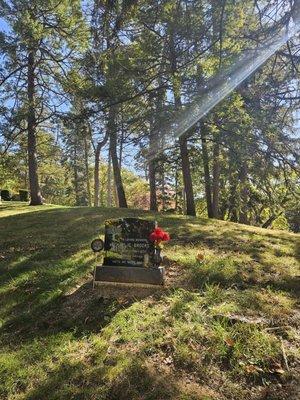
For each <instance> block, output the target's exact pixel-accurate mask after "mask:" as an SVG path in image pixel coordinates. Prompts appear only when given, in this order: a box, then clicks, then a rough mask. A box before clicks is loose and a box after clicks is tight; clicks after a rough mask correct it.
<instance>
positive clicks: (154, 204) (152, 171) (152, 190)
mask: <svg viewBox="0 0 300 400" xmlns="http://www.w3.org/2000/svg"><path fill="white" fill-rule="evenodd" d="M155 165H156V162H155V161H154V160H151V161H150V162H149V174H148V175H149V186H150V210H151V211H158V207H157V194H156V178H155Z"/></svg>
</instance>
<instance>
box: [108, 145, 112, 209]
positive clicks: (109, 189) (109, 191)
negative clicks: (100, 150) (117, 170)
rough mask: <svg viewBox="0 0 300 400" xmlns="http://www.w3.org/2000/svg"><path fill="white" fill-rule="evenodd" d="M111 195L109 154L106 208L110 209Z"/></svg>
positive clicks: (109, 156)
mask: <svg viewBox="0 0 300 400" xmlns="http://www.w3.org/2000/svg"><path fill="white" fill-rule="evenodd" d="M111 194H112V179H111V155H110V152H109V154H108V162H107V207H111V199H112V196H111Z"/></svg>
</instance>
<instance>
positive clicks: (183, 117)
mask: <svg viewBox="0 0 300 400" xmlns="http://www.w3.org/2000/svg"><path fill="white" fill-rule="evenodd" d="M299 3H300V0H296V1H295V11H294V13H293V14H292V17H290V18H281V20H282V21H284V22H282V23H279V24H278V23H276V24H275V26H274V27H273V28H269V30H268V32H269V33H268V35H267V37H266V38H265V40H264V41H263V42H262V43H260V44H259V45H257V46H256V47H255V48H254V49H249V50H246V51H245V52H244V53H243V55H241V56H240V57H238V58H237V59H236V60H235V62H234V63H232V65H231V66H230V67H229V68H227V69H226V70H225V71H224V72H221V73H218V74H217V75H215V76H214V77H212V78H211V79H210V80H209V81H208V82H207V83H206V85H205V86H203V87H202V88H201V89H200V90H199V92H198V94H197V96H196V97H195V98H194V100H193V102H192V103H191V104H189V105H187V106H186V108H185V109H183V110H182V111H181V112H179V113H177V116H176V117H175V118H174V120H173V121H172V122H171V123H169V124H167V125H165V126H163V127H161V129H160V132H157V133H156V137H155V141H154V145H152V146H151V149H149V152H148V160H149V161H151V160H153V159H154V158H157V157H158V156H159V155H160V154H161V153H162V152H163V151H164V150H166V149H168V148H172V147H173V146H174V144H175V142H176V140H177V139H179V138H180V137H182V136H185V137H189V136H191V135H192V133H190V129H191V128H192V127H193V126H194V125H195V124H196V123H197V122H198V121H199V120H200V119H201V118H203V117H204V116H205V115H206V114H207V113H208V112H209V111H211V110H212V109H213V108H214V107H215V106H216V105H217V104H218V103H220V101H222V100H223V99H224V98H225V97H227V96H228V95H229V94H230V93H231V92H233V90H234V89H236V88H237V87H238V86H239V85H240V84H241V83H242V82H243V81H245V80H246V79H247V78H248V77H249V76H250V75H251V74H252V73H253V72H255V71H256V70H257V69H258V68H259V67H260V66H261V65H262V64H264V63H265V62H266V61H267V60H268V59H269V58H270V57H271V56H272V55H273V54H275V53H276V51H278V50H279V49H280V48H281V47H282V46H283V45H284V44H285V43H286V42H287V41H288V40H289V39H291V38H292V37H294V36H295V35H296V34H297V33H298V32H299V31H300V11H299V9H300V6H299ZM296 6H297V7H298V8H296ZM286 15H287V14H286Z"/></svg>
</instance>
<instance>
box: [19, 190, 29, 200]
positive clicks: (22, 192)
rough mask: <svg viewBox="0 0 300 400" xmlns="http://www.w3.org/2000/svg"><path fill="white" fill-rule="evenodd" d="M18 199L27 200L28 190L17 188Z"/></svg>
mask: <svg viewBox="0 0 300 400" xmlns="http://www.w3.org/2000/svg"><path fill="white" fill-rule="evenodd" d="M19 196H20V201H29V193H28V190H19Z"/></svg>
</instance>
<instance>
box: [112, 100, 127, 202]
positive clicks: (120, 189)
mask: <svg viewBox="0 0 300 400" xmlns="http://www.w3.org/2000/svg"><path fill="white" fill-rule="evenodd" d="M108 131H109V138H110V142H109V152H110V155H111V160H112V166H113V173H114V179H115V185H116V189H117V195H118V202H119V207H122V208H127V201H126V196H125V190H124V186H123V182H122V176H121V170H120V167H119V161H118V154H117V127H116V107H115V106H111V107H110V109H109V116H108Z"/></svg>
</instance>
